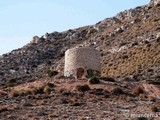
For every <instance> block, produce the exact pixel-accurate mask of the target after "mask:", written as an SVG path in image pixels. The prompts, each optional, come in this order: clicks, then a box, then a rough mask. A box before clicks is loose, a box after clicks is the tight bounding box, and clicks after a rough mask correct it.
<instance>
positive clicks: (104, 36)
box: [0, 1, 160, 85]
mask: <svg viewBox="0 0 160 120" xmlns="http://www.w3.org/2000/svg"><path fill="white" fill-rule="evenodd" d="M159 44H160V7H159V4H158V3H157V4H154V2H153V1H151V3H150V4H149V5H145V6H139V7H136V8H134V9H130V10H125V11H123V12H120V13H118V14H117V15H116V16H114V17H112V18H106V19H104V20H102V21H100V22H98V23H97V24H95V25H91V26H84V27H80V28H77V29H70V30H67V31H64V32H53V33H46V34H45V35H43V36H42V37H38V36H34V37H33V40H32V41H31V42H30V43H29V44H27V45H25V46H24V47H22V48H20V49H17V50H13V51H12V52H10V53H7V54H4V55H2V56H1V57H0V84H1V85H2V84H5V82H6V81H7V80H8V79H10V78H15V79H16V80H17V81H18V82H20V83H21V82H27V81H33V80H38V79H39V78H43V77H45V75H46V71H47V70H49V69H53V70H57V71H59V72H61V74H63V67H64V52H65V51H66V50H67V49H69V48H72V47H75V46H90V47H94V48H96V49H98V50H100V51H101V56H102V66H103V67H102V75H103V76H110V77H113V78H121V79H122V78H124V77H135V78H136V79H151V78H152V77H158V76H159V73H160V67H159V63H160V55H159V51H160V46H159Z"/></svg>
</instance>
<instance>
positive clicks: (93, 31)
mask: <svg viewBox="0 0 160 120" xmlns="http://www.w3.org/2000/svg"><path fill="white" fill-rule="evenodd" d="M96 32H97V30H96V29H94V28H93V29H91V30H90V32H89V33H90V34H94V33H96Z"/></svg>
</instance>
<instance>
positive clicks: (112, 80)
mask: <svg viewBox="0 0 160 120" xmlns="http://www.w3.org/2000/svg"><path fill="white" fill-rule="evenodd" d="M100 79H101V80H103V81H108V82H115V80H114V79H113V78H111V77H101V78H100Z"/></svg>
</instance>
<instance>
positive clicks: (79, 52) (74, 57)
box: [64, 47, 101, 77]
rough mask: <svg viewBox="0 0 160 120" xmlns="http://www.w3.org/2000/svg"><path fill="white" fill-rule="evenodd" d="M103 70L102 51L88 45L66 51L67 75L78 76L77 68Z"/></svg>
mask: <svg viewBox="0 0 160 120" xmlns="http://www.w3.org/2000/svg"><path fill="white" fill-rule="evenodd" d="M77 68H84V70H87V69H92V70H96V71H101V63H100V52H99V51H97V50H95V49H93V48H88V47H82V48H72V49H69V50H67V51H66V52H65V69H64V75H65V76H71V75H72V76H74V77H75V76H76V72H75V71H76V69H77Z"/></svg>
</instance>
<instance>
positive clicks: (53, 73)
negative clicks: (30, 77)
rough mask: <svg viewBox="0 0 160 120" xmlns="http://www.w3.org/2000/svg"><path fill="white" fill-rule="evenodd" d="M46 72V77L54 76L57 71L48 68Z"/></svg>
mask: <svg viewBox="0 0 160 120" xmlns="http://www.w3.org/2000/svg"><path fill="white" fill-rule="evenodd" d="M47 74H48V77H53V76H56V75H57V74H58V71H52V70H48V71H47Z"/></svg>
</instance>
